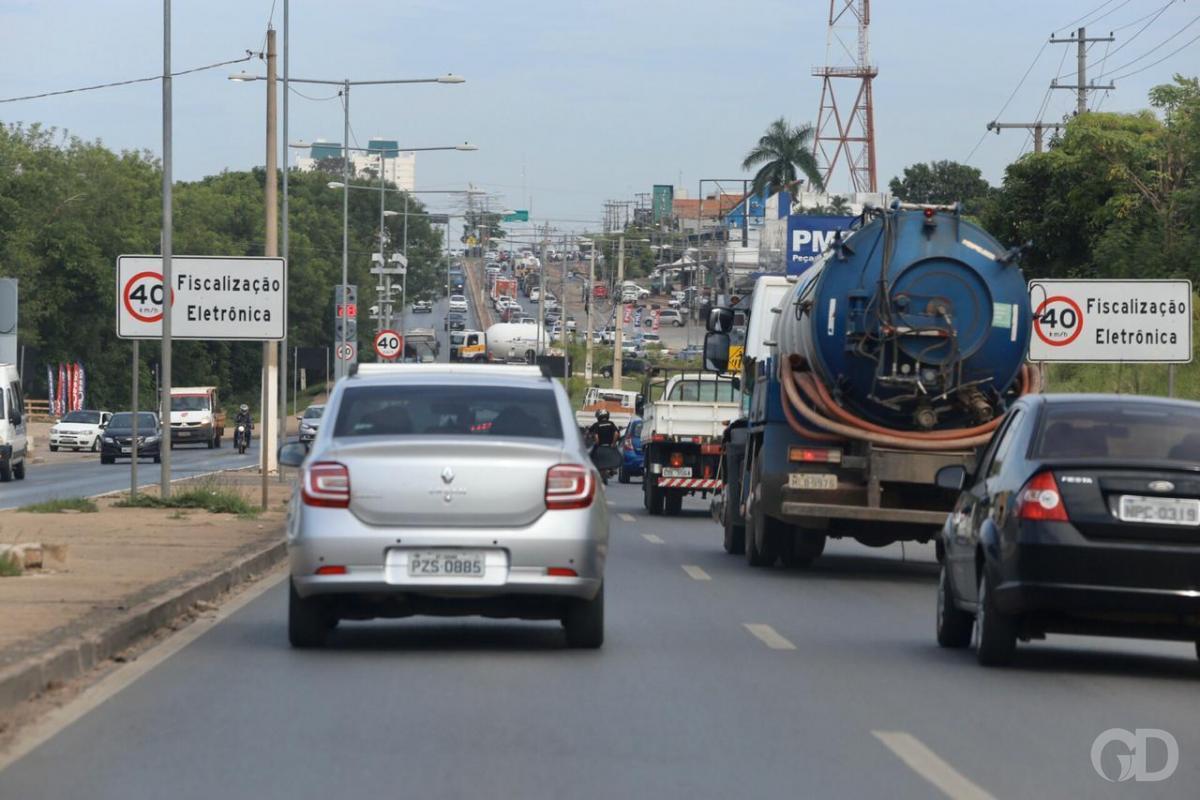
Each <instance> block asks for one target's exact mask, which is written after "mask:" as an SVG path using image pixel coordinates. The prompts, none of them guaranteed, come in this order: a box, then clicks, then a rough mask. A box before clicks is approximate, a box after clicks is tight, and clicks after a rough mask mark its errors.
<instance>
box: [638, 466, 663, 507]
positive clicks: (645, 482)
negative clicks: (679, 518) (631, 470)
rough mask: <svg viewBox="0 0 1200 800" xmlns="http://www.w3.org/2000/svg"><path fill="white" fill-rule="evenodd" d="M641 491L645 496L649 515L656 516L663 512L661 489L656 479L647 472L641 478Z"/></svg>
mask: <svg viewBox="0 0 1200 800" xmlns="http://www.w3.org/2000/svg"><path fill="white" fill-rule="evenodd" d="M642 493H643V494H644V495H645V497H646V510H647V511H649V512H650V516H652V517H658V516H662V513H663V501H664V500H665V498H664V497H663V490H662V489H661V488H659V486H658V480H657V479H656V478H655V477H654V476H653V475H651V474H650V473H649V472H647V473H646V477H645V478H643V479H642Z"/></svg>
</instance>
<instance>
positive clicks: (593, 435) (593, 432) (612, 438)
mask: <svg viewBox="0 0 1200 800" xmlns="http://www.w3.org/2000/svg"><path fill="white" fill-rule="evenodd" d="M587 433H588V439H590V440H591V442H592V444H593V447H613V446H614V445H616V443H617V439H619V438H620V437H621V429H620V428H618V427H617V425H616V423H615V422H613V421H612V420H610V419H609V418H608V411H607V410H606V409H603V408H602V409H600V410H599V411H597V412H596V421H595V422H593V423H592V424H591V426H590V427H589V428H588V429H587Z"/></svg>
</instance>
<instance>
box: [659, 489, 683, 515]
mask: <svg viewBox="0 0 1200 800" xmlns="http://www.w3.org/2000/svg"><path fill="white" fill-rule="evenodd" d="M663 511H664V512H665V513H666V515H667V516H669V517H677V516H679V512H681V511H683V494H682V493H680V492H671V493H669V494H667V495H666V497H664V498H663Z"/></svg>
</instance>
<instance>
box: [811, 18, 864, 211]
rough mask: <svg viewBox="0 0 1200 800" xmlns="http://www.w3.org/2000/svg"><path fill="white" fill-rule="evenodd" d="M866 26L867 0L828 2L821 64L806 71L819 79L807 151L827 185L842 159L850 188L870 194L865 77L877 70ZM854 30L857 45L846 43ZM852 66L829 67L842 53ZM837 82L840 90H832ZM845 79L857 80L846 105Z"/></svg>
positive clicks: (850, 40) (848, 80) (847, 80)
mask: <svg viewBox="0 0 1200 800" xmlns="http://www.w3.org/2000/svg"><path fill="white" fill-rule="evenodd" d="M870 24H871V0H829V37H828V39H827V41H826V46H825V66H823V67H813V71H812V74H813V75H816V76H817V77H819V78H821V79H822V85H821V110H820V112H819V113H818V114H817V128H816V137H815V138H814V140H813V154H814V155H816V157H817V164H818V165H820V168H821V173H822V179H823V180H824V181H825V187H826V189H828V188H829V186H830V182H831V179H832V178H833V174H834V171H835V170H836V169H837V168H838V164H839V163H840V162H841V161H843V160H844V161H845V164H846V167H847V169H848V170H849V172H850V183H851V185H852V186H853V187H854V191H856V192H874V191H877V189H876V180H875V108H874V104H873V102H872V100H871V81H872V80H873V79H874V78H875V76H876V75H878V74H879V70H878V69H876V68H875V67H873V66H872V65H871V59H870V50H869V45H868V41H867V29H868V27H869V26H870ZM854 34H857V48H854V47H852V46H851V45H852V44H853V41H854ZM844 56H845V57H848V60H850V61H852V62H853V63H854V65H853V66H849V67H846V66H834V65H833V63H832V62H834V61H835V60H837V61H840V60H842V58H843V57H844ZM834 81H841V86H842V92H841V94H840V97H841V99H840V101H839V93H838V92H837V91H835V89H834ZM850 81H854V83H856V84H857V87H856V89H857V91H856V92H855V94H854V101H853V102H852V103H847V102H846V100H847V98H848V97H849V96H850V92H849V91H847V89H848V87H847V86H846V84H848V83H849V82H850Z"/></svg>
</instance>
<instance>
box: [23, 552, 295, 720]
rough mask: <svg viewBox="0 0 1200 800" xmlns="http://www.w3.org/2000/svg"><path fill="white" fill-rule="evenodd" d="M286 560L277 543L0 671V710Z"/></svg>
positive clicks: (76, 673) (71, 677) (62, 680)
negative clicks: (102, 625) (95, 628)
mask: <svg viewBox="0 0 1200 800" xmlns="http://www.w3.org/2000/svg"><path fill="white" fill-rule="evenodd" d="M286 556H287V545H286V543H285V542H283V541H280V542H276V543H274V544H271V545H269V546H267V547H264V548H262V549H260V550H258V551H257V552H254V553H251V554H249V555H247V556H243V557H242V558H241V559H239V560H238V561H237V562H236V563H234V564H232V565H230V566H229V567H227V568H225V569H223V570H221V571H220V572H218V573H217V574H215V575H210V576H207V577H202V578H197V579H195V580H193V581H191V582H189V583H186V584H184V585H183V586H180V587H177V588H175V589H173V590H171V591H168V592H166V593H165V594H162V595H159V596H158V597H156V598H154V599H152V600H148V601H145V602H143V603H140V604H138V605H136V606H134V607H133V608H131V609H129V610H128V611H127V612H126V613H125V614H124V615H123V616H122V617H121V618H120V619H116V620H113V621H112V622H111V623H110V624H109V625H107V626H106V627H104V628H102V629H100V630H98V631H95V632H93V633H92V634H90V635H87V636H82V637H77V638H75V639H74V640H73V641H68V642H64V643H62V644H59V645H57V646H54V647H52V648H51V649H50V650H48V651H46V652H44V653H40V654H38V655H35V656H30V657H29V658H27V659H25V660H24V661H21V662H18V663H16V664H13V665H11V666H9V667H6V668H4V669H3V670H0V710H3V709H8V708H11V707H12V706H15V705H17V704H18V703H22V702H24V701H25V700H29V699H31V698H33V697H36V696H37V695H39V694H41V693H42V692H43V691H45V690H46V689H47V688H48V687H49V686H50V685H51V684H55V683H65V682H67V681H70V680H74V679H75V678H78V677H79V676H81V675H83V674H84V673H85V672H87V671H88V670H90V669H92V668H93V667H95V666H96V665H97V664H99V663H101V662H103V661H105V660H106V659H108V658H111V657H113V656H114V655H117V654H118V653H120V652H122V651H123V650H126V649H128V648H129V647H131V646H132V645H134V644H136V643H137V642H138V641H140V640H141V639H144V638H145V637H147V636H149V635H150V634H152V633H154V632H155V631H157V630H159V629H160V628H162V627H164V626H165V625H167V624H168V623H170V622H171V621H172V620H174V619H176V618H177V617H180V616H182V615H183V614H184V613H186V612H187V611H188V610H189V609H190V608H191V607H192V606H194V605H195V604H197V603H205V602H210V601H212V600H215V599H217V598H218V597H220V596H221V595H222V594H224V593H225V592H227V591H229V590H230V589H232V588H233V587H235V586H237V585H239V584H242V583H245V582H247V581H249V580H250V579H252V578H254V577H256V576H258V575H262V574H263V573H265V572H267V571H269V570H270V569H271V568H273V567H275V566H278V565H279V564H280V563H282V562H283V560H284V559H285V558H286Z"/></svg>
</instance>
